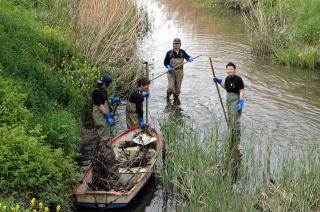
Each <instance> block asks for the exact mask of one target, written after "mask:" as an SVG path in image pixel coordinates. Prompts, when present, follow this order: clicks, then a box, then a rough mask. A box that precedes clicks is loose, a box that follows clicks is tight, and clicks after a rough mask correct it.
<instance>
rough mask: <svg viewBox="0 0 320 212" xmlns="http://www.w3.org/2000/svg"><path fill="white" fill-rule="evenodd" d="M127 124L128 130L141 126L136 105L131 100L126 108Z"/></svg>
mask: <svg viewBox="0 0 320 212" xmlns="http://www.w3.org/2000/svg"><path fill="white" fill-rule="evenodd" d="M126 122H127V128H128V129H130V128H132V127H134V126H137V125H139V117H138V113H137V109H136V104H135V103H132V102H130V101H129V100H128V101H127V106H126Z"/></svg>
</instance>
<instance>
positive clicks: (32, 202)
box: [30, 198, 36, 206]
mask: <svg viewBox="0 0 320 212" xmlns="http://www.w3.org/2000/svg"><path fill="white" fill-rule="evenodd" d="M34 203H36V198H32V200H31V202H30V205H31V206H32V205H34Z"/></svg>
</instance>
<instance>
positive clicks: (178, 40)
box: [173, 38, 181, 43]
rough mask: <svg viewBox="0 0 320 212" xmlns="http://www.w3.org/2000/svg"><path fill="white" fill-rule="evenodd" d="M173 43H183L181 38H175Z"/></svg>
mask: <svg viewBox="0 0 320 212" xmlns="http://www.w3.org/2000/svg"><path fill="white" fill-rule="evenodd" d="M173 43H181V40H180V38H175V39H173Z"/></svg>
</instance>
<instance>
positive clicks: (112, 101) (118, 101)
mask: <svg viewBox="0 0 320 212" xmlns="http://www.w3.org/2000/svg"><path fill="white" fill-rule="evenodd" d="M114 103H117V104H121V100H120V99H119V98H111V104H114Z"/></svg>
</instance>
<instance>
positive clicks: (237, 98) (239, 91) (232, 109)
mask: <svg viewBox="0 0 320 212" xmlns="http://www.w3.org/2000/svg"><path fill="white" fill-rule="evenodd" d="M226 69H227V75H228V76H227V77H226V79H225V81H224V82H223V81H222V79H220V78H217V77H215V78H213V81H214V82H217V83H219V84H220V85H221V86H222V87H223V88H225V89H226V91H227V103H226V105H227V113H228V125H229V126H231V129H232V140H233V141H236V142H237V141H239V140H240V117H241V113H242V108H243V103H244V102H245V100H244V85H243V81H242V78H241V77H239V76H238V75H236V65H235V64H234V63H231V62H230V63H228V64H227V65H226Z"/></svg>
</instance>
